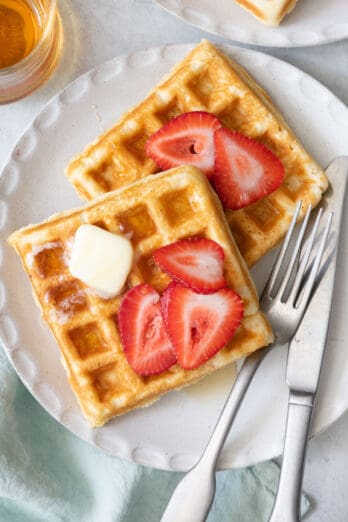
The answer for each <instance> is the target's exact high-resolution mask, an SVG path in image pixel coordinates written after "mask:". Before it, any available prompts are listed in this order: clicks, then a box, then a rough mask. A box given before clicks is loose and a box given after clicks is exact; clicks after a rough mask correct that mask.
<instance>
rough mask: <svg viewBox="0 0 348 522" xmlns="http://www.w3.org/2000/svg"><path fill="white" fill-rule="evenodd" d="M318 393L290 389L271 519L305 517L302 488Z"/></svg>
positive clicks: (284, 521)
mask: <svg viewBox="0 0 348 522" xmlns="http://www.w3.org/2000/svg"><path fill="white" fill-rule="evenodd" d="M313 401H314V396H313V395H308V394H297V393H294V392H290V399H289V406H288V415H287V420H286V432H285V439H284V451H283V459H282V466H281V471H280V478H279V484H278V491H277V496H276V500H275V503H274V507H273V511H272V514H271V517H270V519H269V522H299V521H300V520H301V514H300V511H301V489H302V478H303V471H304V461H305V455H306V449H307V441H308V435H309V426H310V421H311V417H312V411H313Z"/></svg>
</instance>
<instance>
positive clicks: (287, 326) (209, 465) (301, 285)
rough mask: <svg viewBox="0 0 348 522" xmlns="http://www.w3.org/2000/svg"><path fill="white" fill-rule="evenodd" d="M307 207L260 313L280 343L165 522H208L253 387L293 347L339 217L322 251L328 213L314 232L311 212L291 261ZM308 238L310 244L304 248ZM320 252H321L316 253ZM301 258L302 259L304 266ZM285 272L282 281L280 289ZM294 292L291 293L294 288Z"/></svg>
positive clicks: (240, 384)
mask: <svg viewBox="0 0 348 522" xmlns="http://www.w3.org/2000/svg"><path fill="white" fill-rule="evenodd" d="M301 208H302V202H301V201H300V202H299V203H298V204H297V206H296V209H295V212H294V215H293V217H292V220H291V223H290V226H289V229H288V232H287V234H286V237H285V239H284V242H283V245H282V248H281V250H280V252H279V254H278V257H277V259H276V262H275V264H274V266H273V268H272V271H271V274H270V276H269V279H268V281H267V283H266V286H265V289H264V291H263V293H262V296H261V298H260V308H261V310H262V311H263V312H265V313H266V314H267V316H268V319H269V321H270V323H271V325H272V327H273V331H274V337H275V341H274V343H273V344H272V345H270V346H269V347H266V348H264V349H263V350H259V351H258V352H255V353H253V354H252V355H250V356H249V357H247V358H246V359H245V361H244V363H243V366H242V368H241V370H240V372H239V374H238V377H237V379H236V381H235V383H234V386H233V387H232V390H231V392H230V394H229V397H228V398H227V401H226V403H225V406H224V408H223V410H222V412H221V414H220V417H219V419H218V421H217V424H216V426H215V429H214V431H213V434H212V435H211V438H210V440H209V442H208V444H207V446H206V448H205V450H204V452H203V454H202V456H201V458H200V459H199V461H198V462H197V464H196V465H195V466H194V467H193V468H192V469H191V470H190V471H189V472H188V473H187V474H186V475H185V476H184V478H183V479H182V480H181V481H180V482H179V484H178V485H177V487H176V489H175V490H174V493H173V495H172V497H171V499H170V501H169V503H168V505H167V508H166V510H165V512H164V513H163V515H162V518H161V522H174V521H175V522H177V521H178V520H180V522H204V520H205V518H206V516H207V515H208V513H209V511H210V507H211V504H212V502H213V499H214V495H215V485H216V482H215V467H216V461H217V458H218V456H219V454H220V450H221V448H222V446H223V444H224V442H225V440H226V437H227V435H228V432H229V429H230V426H231V424H232V422H233V420H234V418H235V416H236V414H237V412H238V410H239V406H240V404H241V402H242V400H243V397H244V395H245V394H246V391H247V389H248V387H249V384H250V382H251V380H252V378H253V376H254V374H255V372H256V370H257V368H258V367H259V365H260V363H261V361H262V360H263V359H264V357H265V356H266V355H267V354H268V353H269V351H270V350H271V349H273V348H274V346H276V345H278V344H284V343H286V342H288V341H289V340H290V339H291V338H292V337H293V336H294V334H295V333H296V330H297V328H298V326H299V324H300V322H301V319H302V317H303V315H304V313H305V311H306V309H307V306H308V303H309V301H310V297H311V294H312V291H313V288H314V285H315V284H317V282H318V281H317V279H318V278H319V277H318V270H319V267H320V263H321V259H322V256H323V253H324V250H325V247H326V244H327V238H328V235H329V231H330V225H331V222H332V217H333V213H332V212H331V213H329V215H328V218H327V220H326V224H325V228H324V232H323V234H322V237H321V239H320V241H319V246H318V247H317V250H316V246H315V245H316V244H317V241H316V237H317V232H318V227H319V222H320V220H321V219H322V214H323V212H322V209H320V210H319V212H318V214H317V216H316V219H315V222H314V225H313V226H312V228H311V227H310V226H308V222H309V218H310V215H311V210H312V208H311V206H309V207H308V210H307V212H306V215H305V217H304V220H303V222H302V224H301V227H300V229H299V232H298V235H297V237H296V241H295V246H294V248H293V250H292V253H291V254H290V260H289V261H288V258H289V252H290V251H291V248H292V247H291V246H290V245H292V239H293V238H294V231H295V226H296V222H297V220H298V218H299V216H300V212H301ZM310 228H311V230H310V231H309V233H308V229H310ZM305 233H306V234H307V236H308V239H307V241H306V244H305V246H303V241H304V236H305ZM308 234H309V235H308ZM294 239H295V238H294ZM315 250H316V252H314V251H315ZM313 252H314V254H313ZM313 256H314V258H313V261H312V262H311V265H310V267H309V269H307V267H308V264H309V259H310V258H311V259H312V257H313ZM299 258H301V260H300V261H299ZM306 269H307V270H306ZM308 272H309V273H308ZM283 273H284V276H283V279H282V281H281V282H280V284H277V281H279V278H280V277H282V274H283ZM289 287H291V288H290V289H289Z"/></svg>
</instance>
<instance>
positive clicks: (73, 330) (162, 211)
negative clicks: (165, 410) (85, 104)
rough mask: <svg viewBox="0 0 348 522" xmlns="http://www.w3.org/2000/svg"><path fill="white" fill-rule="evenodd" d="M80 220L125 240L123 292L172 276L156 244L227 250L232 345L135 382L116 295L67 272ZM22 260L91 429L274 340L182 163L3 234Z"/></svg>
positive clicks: (193, 173) (216, 211)
mask: <svg viewBox="0 0 348 522" xmlns="http://www.w3.org/2000/svg"><path fill="white" fill-rule="evenodd" d="M83 223H90V224H94V225H97V226H99V227H102V228H104V229H107V230H109V231H111V232H115V233H123V234H127V236H128V237H130V239H131V242H132V245H133V247H134V259H135V261H134V266H133V268H132V271H131V273H130V275H129V278H128V286H134V285H136V284H139V283H142V282H148V283H151V284H152V285H153V286H154V287H155V288H156V289H157V290H158V291H162V290H163V289H164V288H165V287H166V286H167V284H168V282H169V278H168V276H167V275H166V274H164V273H163V272H162V271H161V270H160V269H159V268H157V267H156V266H155V264H154V262H153V260H152V253H153V251H154V250H156V249H157V248H159V247H161V246H163V245H165V244H169V243H172V242H174V241H176V240H178V239H182V238H185V237H192V236H199V237H207V238H210V239H213V240H215V241H216V242H217V243H219V244H220V245H221V246H222V247H223V249H224V252H225V256H226V258H225V265H224V272H225V278H226V281H227V283H228V285H229V286H230V287H231V288H233V289H234V290H235V291H237V292H238V293H239V294H240V295H241V297H242V299H243V301H244V307H245V317H244V319H243V321H242V325H241V326H240V328H239V329H238V331H237V332H236V334H235V336H234V337H233V339H232V341H231V342H230V343H229V344H228V345H227V346H226V347H225V348H224V349H223V350H221V351H220V352H219V353H218V354H217V355H216V356H214V357H213V358H212V359H210V360H209V361H208V362H207V363H205V364H204V365H202V366H201V367H199V368H198V369H196V370H191V371H185V370H183V369H181V368H180V367H179V366H178V365H175V366H173V367H172V368H170V369H169V370H167V371H165V372H162V373H160V374H158V375H154V376H149V377H141V376H139V375H137V374H135V373H134V372H133V370H132V369H131V367H130V366H129V365H128V363H127V361H126V358H125V356H124V353H123V349H122V346H121V342H120V338H119V333H118V329H117V321H116V314H117V311H118V308H119V304H120V300H121V298H122V296H118V297H116V298H113V299H102V298H100V297H98V296H97V295H95V294H93V293H92V292H91V291H90V290H89V289H88V288H87V287H86V286H85V285H84V284H83V283H82V282H80V281H79V280H77V279H74V278H73V277H72V275H71V274H70V272H69V269H68V261H69V255H70V250H71V247H72V243H73V238H74V234H75V232H76V230H77V228H78V227H79V226H80V225H81V224H83ZM9 242H10V244H11V245H12V246H13V247H14V248H15V249H16V251H17V252H18V254H19V255H20V257H21V259H22V263H23V266H24V269H25V270H26V271H27V272H28V274H29V276H30V279H31V283H32V286H33V291H34V296H35V297H36V299H37V302H38V304H39V306H40V308H41V310H42V314H43V317H44V319H45V320H46V321H47V323H48V324H49V326H50V328H51V330H52V332H53V334H54V335H55V337H56V340H57V342H58V345H59V347H60V350H61V352H62V356H63V363H64V365H65V367H66V370H67V373H68V377H69V380H70V383H71V385H72V387H73V390H74V392H75V394H76V397H77V399H78V401H79V403H80V405H81V408H82V410H83V412H84V414H85V416H86V417H87V419H88V420H89V422H90V423H91V424H92V425H93V426H101V425H102V424H104V423H105V422H106V421H107V420H108V419H110V418H111V417H113V416H114V415H120V414H122V413H124V412H126V411H128V410H130V409H132V408H136V407H138V406H141V405H146V404H149V403H150V402H152V401H154V400H155V399H157V398H158V397H159V396H160V395H161V394H163V393H165V392H167V391H169V390H172V389H174V388H180V387H182V386H186V385H188V384H190V383H192V382H194V381H197V380H198V379H200V378H201V377H203V376H205V375H207V374H209V373H211V372H212V371H214V370H216V369H218V368H221V367H223V366H225V365H227V364H229V363H231V362H232V361H234V360H235V359H237V358H239V357H242V356H245V355H247V354H248V353H251V352H253V351H255V350H257V349H258V348H261V347H262V346H264V345H267V344H268V343H270V342H271V341H272V333H271V330H270V327H269V325H268V322H267V320H266V319H265V317H264V316H263V314H262V313H261V312H260V311H259V310H258V306H259V305H258V298H257V294H256V290H255V288H254V285H253V282H252V280H251V278H250V275H249V272H248V269H247V267H246V264H245V262H244V261H243V259H242V257H241V255H240V253H239V251H238V249H237V247H236V245H235V243H234V240H233V238H232V236H231V233H230V231H229V228H228V225H227V223H226V221H225V218H224V214H223V212H222V208H221V205H220V202H219V200H218V198H217V196H216V195H215V193H214V192H213V191H212V189H211V188H210V185H209V183H208V181H207V179H206V178H205V176H203V175H202V174H201V173H200V171H198V170H197V169H196V168H194V167H179V168H177V169H172V170H171V171H167V172H164V173H161V174H158V175H155V176H148V177H146V178H144V179H142V180H139V181H138V182H135V183H134V184H132V185H129V186H127V187H124V188H122V189H119V190H118V191H116V192H112V193H110V194H107V195H105V196H103V197H101V198H99V199H98V200H95V201H94V202H93V203H91V204H89V205H88V206H85V207H84V208H82V209H77V210H72V211H67V212H63V213H61V214H56V215H54V216H52V217H51V218H50V219H48V220H47V221H45V222H43V223H41V224H38V225H30V226H29V227H26V228H23V229H21V230H19V231H17V232H14V233H13V234H12V235H11V237H10V238H9Z"/></svg>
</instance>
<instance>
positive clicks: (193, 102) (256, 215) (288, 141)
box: [66, 40, 328, 266]
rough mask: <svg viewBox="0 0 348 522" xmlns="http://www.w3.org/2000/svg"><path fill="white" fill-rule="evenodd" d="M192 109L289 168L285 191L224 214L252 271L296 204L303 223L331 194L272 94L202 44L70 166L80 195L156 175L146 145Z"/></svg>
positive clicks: (87, 196)
mask: <svg viewBox="0 0 348 522" xmlns="http://www.w3.org/2000/svg"><path fill="white" fill-rule="evenodd" d="M193 110H203V111H208V112H211V113H213V114H215V115H216V116H218V117H219V118H220V119H221V121H222V123H223V125H224V126H226V127H230V128H232V129H234V130H236V131H238V132H241V133H242V134H245V135H247V136H250V137H252V138H255V139H257V140H259V141H260V142H262V143H263V144H265V145H266V146H267V147H269V148H270V149H272V150H273V152H274V153H275V154H276V155H277V156H278V157H279V159H280V160H281V161H282V163H283V165H284V167H285V172H286V175H285V179H284V182H283V184H282V185H281V187H280V188H279V189H278V190H276V191H275V192H274V193H272V194H270V195H269V196H267V197H266V198H263V199H262V200H260V201H258V202H256V203H254V204H252V205H249V206H248V207H246V208H244V209H241V210H238V211H231V210H226V217H227V221H228V223H229V225H230V227H231V230H232V233H233V235H234V237H235V239H236V242H237V244H238V247H239V249H240V251H241V253H242V255H243V257H244V259H245V260H246V262H247V264H248V265H249V266H252V265H253V264H254V263H255V262H256V261H257V260H258V259H260V258H261V257H262V256H263V255H265V254H266V253H267V252H269V251H270V250H271V249H272V248H273V247H274V246H275V245H276V244H277V243H278V242H279V241H280V240H281V239H282V237H283V236H284V234H285V232H286V230H287V228H288V225H289V222H290V220H291V216H292V214H293V211H294V209H295V206H296V203H297V202H298V201H299V200H303V202H304V205H303V208H302V212H301V217H302V216H303V215H304V213H305V211H306V209H307V207H308V205H309V204H312V206H315V205H316V204H318V202H319V201H320V199H321V196H322V193H323V192H324V191H325V190H326V188H327V185H328V180H327V177H326V175H325V173H324V172H323V170H322V169H321V168H320V167H319V166H318V165H317V163H316V162H315V161H314V160H313V159H312V158H311V156H310V155H309V154H308V153H307V152H306V151H305V150H304V148H303V146H302V145H301V144H300V142H299V141H298V139H297V138H296V136H295V135H294V134H293V132H292V131H291V130H290V128H289V127H288V125H287V124H286V122H285V121H284V118H283V117H282V115H281V113H280V112H279V111H278V109H277V108H276V107H275V106H274V105H273V103H272V101H271V99H270V97H269V96H268V95H267V93H266V92H265V91H264V90H263V89H262V88H261V87H260V86H259V85H258V84H257V83H256V82H255V81H254V80H253V79H252V77H251V76H250V75H249V74H248V73H247V71H246V70H245V69H244V68H243V67H242V66H241V65H239V64H238V63H237V62H235V61H233V60H232V59H230V58H228V57H227V56H225V55H224V54H223V53H221V52H220V51H219V50H218V49H217V48H216V47H214V46H213V45H212V44H211V43H210V42H208V41H205V40H204V41H202V42H201V43H200V44H199V45H197V46H196V47H195V48H194V49H193V50H192V51H191V52H190V53H189V54H188V55H187V56H186V57H185V58H184V59H183V60H182V61H181V62H179V63H178V64H177V65H176V66H175V67H174V68H173V69H172V71H170V72H169V73H168V74H167V75H166V76H165V77H164V78H163V79H162V80H161V81H160V82H159V84H158V85H157V86H155V87H154V88H153V89H152V91H151V92H150V93H149V95H148V96H147V97H146V98H145V99H144V100H143V101H142V102H141V103H139V105H137V106H136V107H134V108H133V109H131V110H130V111H128V112H127V113H125V114H124V115H123V116H122V117H121V119H120V120H119V122H117V123H116V124H115V125H114V126H113V127H112V128H111V129H109V131H108V132H106V133H105V134H103V135H102V136H100V137H99V138H98V139H97V140H96V141H95V142H94V143H92V144H91V145H89V146H88V147H87V148H86V149H85V151H84V152H83V153H82V154H80V155H79V156H77V157H76V158H75V159H74V160H73V161H72V162H71V163H70V164H69V166H68V167H67V169H66V175H67V176H68V178H69V180H70V181H71V183H72V184H73V185H74V187H75V189H76V190H77V192H78V193H79V194H80V195H81V196H82V197H83V198H85V199H93V198H95V197H97V196H98V195H100V194H101V193H105V192H107V191H109V190H114V189H116V188H118V187H120V186H124V185H127V184H129V183H132V182H133V181H135V180H136V179H139V178H141V177H144V176H147V175H148V174H152V173H154V172H156V171H157V170H158V169H157V167H156V165H155V163H154V162H153V161H152V160H151V159H150V158H148V157H146V153H145V150H144V145H145V143H146V140H147V139H148V137H149V136H150V135H151V134H153V133H154V132H155V131H157V130H158V129H159V128H160V127H161V126H162V125H163V124H164V123H166V122H167V121H168V120H169V119H170V118H172V117H173V116H176V115H178V114H180V113H183V112H189V111H193Z"/></svg>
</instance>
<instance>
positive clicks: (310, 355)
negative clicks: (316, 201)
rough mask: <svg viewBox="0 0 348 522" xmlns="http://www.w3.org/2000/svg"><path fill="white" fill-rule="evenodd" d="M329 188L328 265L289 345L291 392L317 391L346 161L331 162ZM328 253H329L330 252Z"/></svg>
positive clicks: (347, 176) (326, 203)
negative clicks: (330, 214)
mask: <svg viewBox="0 0 348 522" xmlns="http://www.w3.org/2000/svg"><path fill="white" fill-rule="evenodd" d="M326 174H327V176H328V178H329V181H330V187H329V189H328V192H327V193H326V194H325V200H324V202H323V205H322V206H323V207H324V208H325V211H328V212H331V211H332V212H334V217H333V221H332V225H331V230H330V245H332V248H331V249H330V248H329V249H328V255H327V256H326V258H325V259H324V260H323V265H322V266H324V267H325V263H326V264H327V265H328V266H327V269H326V272H325V275H324V276H323V279H322V281H321V283H320V285H318V288H317V289H316V291H315V295H314V299H313V301H312V302H311V303H310V305H309V307H308V310H307V312H306V314H305V316H304V319H303V320H302V323H301V325H300V327H299V329H298V330H297V332H296V335H295V336H294V337H293V339H292V340H291V342H290V344H289V352H288V361H287V368H286V382H287V384H288V386H289V388H290V391H291V392H295V393H306V394H311V395H314V394H315V393H316V391H317V388H318V382H319V376H320V370H321V366H322V361H323V356H324V351H325V346H326V339H327V334H328V328H329V320H330V313H331V304H332V296H333V290H334V282H335V272H336V261H337V251H338V245H339V241H338V239H339V232H340V226H341V220H342V214H343V206H344V200H345V193H346V186H347V179H348V157H339V158H336V159H335V160H333V161H332V163H331V164H330V165H329V167H328V168H327V170H326ZM330 250H331V251H330Z"/></svg>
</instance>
